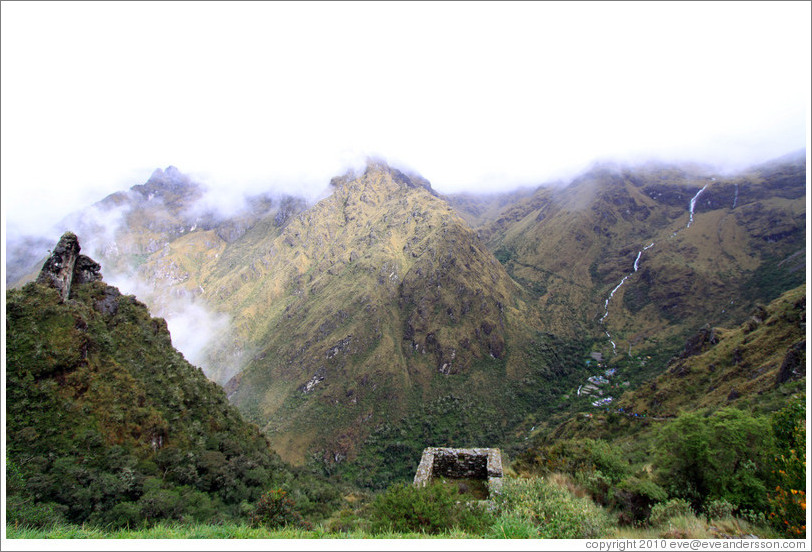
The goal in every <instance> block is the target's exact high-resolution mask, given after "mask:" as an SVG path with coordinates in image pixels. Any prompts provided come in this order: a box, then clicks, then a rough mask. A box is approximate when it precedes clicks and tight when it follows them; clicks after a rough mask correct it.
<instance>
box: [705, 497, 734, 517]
mask: <svg viewBox="0 0 812 552" xmlns="http://www.w3.org/2000/svg"><path fill="white" fill-rule="evenodd" d="M705 515H706V516H707V517H708V521H710V520H712V519H725V518H729V517H731V516H732V515H733V504H731V503H730V502H728V501H727V500H720V499H716V500H711V501H710V503H709V504H708V505H707V506H706V507H705Z"/></svg>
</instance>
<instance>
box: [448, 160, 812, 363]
mask: <svg viewBox="0 0 812 552" xmlns="http://www.w3.org/2000/svg"><path fill="white" fill-rule="evenodd" d="M450 200H451V202H452V204H455V205H457V204H459V202H458V199H457V198H454V197H452V198H451V199H450ZM805 201H806V166H805V154H795V155H792V156H789V157H786V158H784V159H781V160H779V161H776V162H773V163H769V164H765V165H763V166H759V167H755V168H753V169H751V170H749V171H746V172H743V173H740V174H736V175H727V176H725V175H719V174H716V173H714V172H712V171H711V170H710V169H709V168H706V167H701V166H689V165H685V166H669V165H661V164H649V165H644V166H637V167H624V166H619V165H612V164H600V165H596V166H595V167H593V168H592V169H591V170H590V171H588V172H586V173H585V174H583V175H581V176H579V177H577V178H575V179H573V180H572V182H570V183H569V184H566V185H557V186H542V187H539V188H538V189H537V190H536V192H535V193H534V194H533V195H532V196H531V197H527V198H524V199H521V200H520V201H517V202H515V203H511V204H509V205H507V206H506V207H504V208H503V209H501V210H500V211H497V212H496V213H494V214H492V215H491V216H489V217H487V218H485V219H482V218H480V224H479V226H477V227H476V230H477V231H478V233H479V235H480V236H481V237H482V238H483V240H484V241H485V243H487V245H488V247H489V249H491V250H492V251H494V253H495V255H496V257H497V258H498V259H499V260H500V261H501V262H502V263H503V264H504V266H505V268H506V270H507V271H508V273H509V274H510V275H511V277H513V279H514V280H515V281H517V282H518V283H520V284H521V285H522V286H523V287H524V288H525V289H526V290H528V291H530V292H531V293H532V294H533V295H534V296H535V297H536V304H537V307H538V308H539V310H540V311H541V312H543V322H544V325H545V329H546V330H547V331H551V332H554V333H556V334H558V335H581V334H584V333H588V334H590V335H595V336H599V335H601V334H604V338H605V339H604V344H605V345H604V346H603V348H602V349H603V352H604V354H605V355H608V356H610V357H612V356H616V355H620V354H623V353H627V352H628V351H629V350H630V348H631V350H636V351H645V350H649V349H653V348H656V347H661V346H663V345H666V344H667V346H669V347H673V346H674V345H675V344H676V343H678V342H681V341H682V340H684V338H685V337H687V335H688V334H689V333H691V332H693V331H695V330H696V328H698V327H700V326H701V325H703V324H705V323H707V322H711V321H713V322H714V323H725V322H729V321H736V320H738V319H741V318H743V317H744V316H746V315H747V313H749V311H750V310H752V308H754V306H755V304H756V303H757V302H759V301H760V302H768V301H770V300H772V299H774V298H775V297H777V296H778V295H779V294H780V293H781V292H783V291H785V290H787V289H790V288H792V287H794V286H797V285H799V284H801V283H803V282H804V271H803V268H804V265H805V247H806V246H805V235H806V221H805V217H806V206H805ZM491 203H492V200H491ZM461 206H462V208H466V207H467V208H468V210H470V200H467V201H466V202H464V203H462V204H461ZM610 297H611V299H610ZM607 300H608V301H607ZM613 342H614V344H613Z"/></svg>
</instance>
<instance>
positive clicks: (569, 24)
mask: <svg viewBox="0 0 812 552" xmlns="http://www.w3.org/2000/svg"><path fill="white" fill-rule="evenodd" d="M1 9H2V17H1V18H0V20H1V21H2V33H1V35H0V36H1V37H2V66H1V67H2V80H1V81H0V82H1V83H2V96H0V97H1V98H2V117H1V118H0V122H1V123H0V124H1V125H2V164H0V168H1V170H2V208H3V213H4V217H5V219H4V222H7V223H8V225H9V230H10V231H13V232H14V231H18V230H20V229H30V228H36V226H37V225H39V224H41V223H40V221H41V220H43V217H51V218H54V217H56V218H60V217H61V216H62V215H64V214H66V213H67V212H68V211H70V210H72V209H76V208H78V207H81V206H84V205H87V204H88V203H91V202H93V201H96V200H98V199H101V198H102V197H104V196H105V195H106V194H108V193H111V192H113V191H116V190H120V189H126V188H129V187H130V186H132V185H134V184H140V183H143V182H144V181H145V180H146V179H147V178H148V177H149V175H150V173H151V172H152V171H153V170H154V169H155V168H156V167H166V166H168V165H175V166H177V167H178V168H179V169H181V170H182V171H183V172H186V173H189V174H191V175H193V176H195V177H196V178H198V179H199V180H200V181H202V182H203V183H205V184H207V185H209V186H214V187H224V186H230V187H232V188H234V189H235V190H240V189H253V190H257V189H261V188H270V187H278V188H283V189H286V190H311V191H312V190H320V189H323V188H324V187H325V186H326V184H327V182H328V181H329V179H330V177H331V176H333V175H335V174H339V173H342V172H344V170H345V169H346V168H348V166H351V165H358V164H360V163H361V162H362V160H363V159H364V158H365V157H366V156H367V155H370V154H374V155H379V156H382V157H384V158H386V159H388V160H389V161H390V163H392V164H396V165H399V166H403V167H405V168H409V169H412V170H415V171H417V172H419V173H421V174H422V175H423V176H425V177H426V178H428V179H429V180H430V181H431V182H432V184H433V185H434V187H435V188H436V189H438V190H440V191H441V192H454V191H460V190H487V191H491V190H495V189H498V188H500V187H504V188H510V187H515V186H516V185H519V184H538V183H541V182H544V181H545V180H548V179H552V178H556V177H560V176H566V175H570V174H572V172H573V171H575V170H578V169H580V168H582V167H584V166H586V165H588V164H589V163H591V162H592V161H594V160H596V159H612V158H618V159H644V158H647V157H656V158H661V159H694V160H698V161H703V162H713V163H719V164H723V165H726V166H730V165H736V164H749V163H752V162H760V161H763V160H767V159H770V158H772V157H775V156H778V155H781V154H784V153H787V152H789V151H792V150H796V149H800V148H804V147H805V146H806V141H807V138H808V133H809V130H808V129H809V114H808V107H809V105H810V80H812V78H811V77H810V66H812V62H811V61H810V49H811V48H812V39H811V38H810V17H811V15H810V3H808V2H789V3H780V2H765V3H757V2H743V3H738V2H721V3H718V4H717V3H708V2H677V3H673V4H671V3H664V2H652V3H641V2H631V3H622V4H621V3H606V2H599V3H584V2H564V3H561V4H557V3H551V2H541V3H533V2H520V3H515V4H508V3H483V2H473V3H464V2H451V3H435V2H419V3H411V2H407V3H403V4H398V3H390V2H385V3H370V2H361V3H357V4H340V3H334V2H329V3H324V4H320V3H312V2H302V3H300V2H294V3H290V4H283V3H278V2H271V3H259V2H248V3H244V4H235V3H222V4H221V3H213V2H205V3H194V2H180V3H166V2H136V3H132V4H129V3H121V2H112V3H101V2H90V3H87V4H73V3H63V2H59V3H41V2H12V3H8V2H4V3H3V4H2V8H1ZM235 193H236V192H235Z"/></svg>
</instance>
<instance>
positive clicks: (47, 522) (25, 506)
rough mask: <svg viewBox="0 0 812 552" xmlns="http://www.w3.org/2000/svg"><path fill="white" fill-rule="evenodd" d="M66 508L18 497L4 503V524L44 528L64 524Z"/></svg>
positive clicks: (11, 497) (10, 498) (15, 496)
mask: <svg viewBox="0 0 812 552" xmlns="http://www.w3.org/2000/svg"><path fill="white" fill-rule="evenodd" d="M67 510H68V508H67V507H66V506H63V505H61V504H56V503H54V502H32V501H31V500H30V499H22V498H21V497H20V496H19V495H14V496H9V497H8V499H7V501H6V523H7V524H8V525H14V526H17V527H30V528H32V529H33V528H46V527H53V526H55V525H60V524H63V523H65V521H66V518H65V514H66V513H67Z"/></svg>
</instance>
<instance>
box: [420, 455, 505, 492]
mask: <svg viewBox="0 0 812 552" xmlns="http://www.w3.org/2000/svg"><path fill="white" fill-rule="evenodd" d="M502 476H503V473H502V453H501V452H500V450H499V449H498V448H441V447H429V448H427V449H424V450H423V457H422V458H421V459H420V465H419V466H417V472H416V473H415V476H414V484H415V486H418V487H425V486H426V485H427V484H428V483H429V482H430V481H431V480H432V479H434V478H435V477H447V478H449V479H482V480H487V482H488V494H489V495H490V496H493V495H495V494H499V491H500V490H501V489H502Z"/></svg>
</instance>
